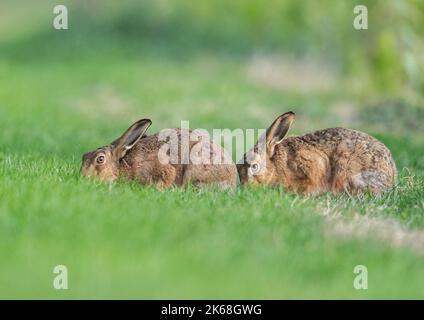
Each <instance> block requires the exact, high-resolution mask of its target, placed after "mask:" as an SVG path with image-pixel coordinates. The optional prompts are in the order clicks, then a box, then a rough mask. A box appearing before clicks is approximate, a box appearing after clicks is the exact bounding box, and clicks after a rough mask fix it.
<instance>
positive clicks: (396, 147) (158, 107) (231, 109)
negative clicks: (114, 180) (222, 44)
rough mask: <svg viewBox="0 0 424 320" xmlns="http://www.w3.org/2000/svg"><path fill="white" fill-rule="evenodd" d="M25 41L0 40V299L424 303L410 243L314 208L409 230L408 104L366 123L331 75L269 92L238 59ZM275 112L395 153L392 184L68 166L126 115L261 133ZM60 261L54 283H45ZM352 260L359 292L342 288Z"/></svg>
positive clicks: (304, 127)
mask: <svg viewBox="0 0 424 320" xmlns="http://www.w3.org/2000/svg"><path fill="white" fill-rule="evenodd" d="M71 36H72V33H71ZM31 39H40V38H37V34H35V35H33V37H32V38H31V37H28V39H23V40H20V41H21V42H19V41H18V42H17V43H13V44H7V45H4V44H3V45H2V48H4V51H3V52H2V51H0V128H2V137H1V138H0V298H54V299H61V298H66V299H73V298H144V299H152V298H195V299H199V298H272V299H282V298H355V299H368V298H424V291H423V290H422V284H423V282H424V275H423V272H422V271H423V270H424V248H423V247H422V246H421V247H420V248H418V250H417V249H416V248H413V247H412V246H410V245H404V246H399V247H396V246H393V245H392V244H391V243H390V242H389V241H385V240H382V239H380V238H379V237H378V235H376V234H368V235H365V236H364V235H362V236H360V237H355V236H346V237H344V238H343V237H342V238H341V237H338V236H336V235H334V234H332V233H328V232H327V231H328V229H329V228H330V229H331V226H332V225H333V221H332V220H328V217H335V216H336V215H337V214H339V215H341V216H342V217H343V218H345V219H346V221H352V219H353V217H354V216H355V214H359V215H361V216H367V217H374V218H377V219H381V220H382V221H389V220H390V219H394V220H395V221H397V222H398V223H399V224H400V226H402V227H403V228H405V230H406V232H411V233H414V232H415V233H417V232H418V233H420V232H423V233H424V215H423V212H424V200H423V199H424V165H423V163H424V138H423V137H422V134H421V133H420V132H419V130H418V129H417V128H415V127H413V126H410V125H409V124H410V122H409V121H410V118H411V117H410V114H409V113H408V110H409V109H408V108H406V109H405V110H406V115H404V116H405V118H402V116H403V115H402V113H400V114H398V113H396V112H390V113H385V112H380V113H379V112H378V110H379V109H378V108H376V107H375V105H373V107H372V113H370V114H371V115H372V118H368V117H367V116H366V115H367V112H368V111H369V109H368V107H367V106H368V105H369V104H368V103H367V102H368V101H376V100H377V101H380V100H379V99H380V98H379V97H378V96H375V95H374V94H373V93H372V92H365V93H364V92H361V93H360V94H357V93H356V92H355V90H351V89H350V88H349V86H345V85H344V83H343V82H340V83H339V84H338V87H336V88H334V90H331V91H330V92H320V91H312V92H307V93H299V92H295V91H289V90H284V89H275V88H273V87H269V86H267V85H264V84H262V83H258V82H256V81H253V80H252V79H250V78H249V77H248V76H247V71H246V70H247V69H248V66H249V64H250V61H251V60H250V56H249V55H247V56H231V55H228V54H227V53H225V54H220V53H217V52H210V51H209V50H206V51H202V50H198V51H197V52H195V53H193V52H190V54H188V55H187V56H184V55H181V54H176V55H175V56H174V55H173V52H172V51H171V52H169V51H168V50H167V49H166V48H165V49H164V47H163V43H160V44H156V43H149V42H147V43H143V44H142V45H141V46H137V45H136V46H134V47H133V45H132V44H130V45H128V46H123V47H122V48H121V47H119V46H117V45H116V43H110V44H108V43H107V42H103V41H100V40H99V42H95V43H93V42H91V40H90V38H88V39H82V40H81V39H80V40H78V37H76V38H72V37H70V38H69V39H68V38H66V39H63V43H61V42H60V41H61V40H60V38H55V39H53V40H52V39H50V38H49V37H47V39H44V38H41V39H43V40H42V43H40V44H37V41H35V40H31ZM48 41H52V42H48ZM52 43H53V44H54V45H56V46H58V47H57V48H56V49H55V50H53V51H52V52H49V51H48V50H47V51H44V49H45V48H48V47H49V44H52ZM125 44H126V43H124V45H125ZM90 45H92V47H90ZM88 47H90V48H89V49H87V48H88ZM22 48H33V49H34V51H33V53H34V54H31V52H28V51H22ZM168 49H169V48H168ZM26 57H27V58H26ZM340 101H342V102H345V101H350V102H352V103H353V105H354V107H355V108H356V109H355V111H356V112H357V113H359V114H360V116H359V117H356V118H355V119H356V120H355V121H354V122H351V119H349V118H346V117H343V116H341V115H340V114H338V113H335V107H334V106H337V105H338V104H339V102H340ZM405 101H406V100H405ZM405 103H406V102H405ZM411 108H412V107H411ZM414 108H415V105H414ZM418 108H419V106H418ZM289 109H293V110H294V111H296V113H297V114H298V118H297V121H296V123H295V126H294V130H293V133H297V134H298V133H303V132H306V131H312V130H315V129H318V128H322V127H328V126H344V125H345V126H351V127H354V128H356V129H361V130H364V131H367V132H369V133H371V134H374V135H376V136H377V137H378V138H379V139H381V140H382V141H383V142H385V143H386V144H387V146H388V147H389V148H390V149H391V150H392V152H393V155H394V158H395V160H396V162H397V165H398V168H399V172H400V177H399V181H398V185H397V186H396V188H394V189H393V190H392V191H390V192H389V193H387V194H386V195H384V196H383V197H377V198H376V197H371V196H368V197H365V198H361V199H358V198H348V197H347V196H338V197H336V196H331V195H323V196H320V197H315V198H305V197H300V196H297V195H294V194H290V193H286V192H284V190H282V189H267V188H257V189H256V188H242V189H239V190H238V191H237V192H236V193H234V194H233V193H220V192H217V191H207V192H198V191H196V190H192V189H189V190H179V189H171V190H166V191H157V190H156V189H154V188H150V187H141V186H139V185H135V184H131V183H120V184H115V185H112V186H109V185H105V184H101V183H95V182H91V181H85V180H83V179H81V178H80V177H79V166H80V157H81V155H82V154H83V153H84V152H86V151H89V150H92V149H94V148H96V147H98V146H101V145H103V144H106V143H108V142H110V141H112V140H113V139H114V138H116V137H117V135H119V134H120V133H121V132H122V131H123V130H124V129H125V128H126V127H127V126H128V125H129V124H130V123H131V121H133V120H136V119H138V118H143V117H150V118H151V119H152V120H153V126H152V127H151V129H149V132H155V131H157V130H159V129H161V128H163V127H176V126H178V125H179V124H180V122H179V121H180V120H187V119H188V120H190V123H191V126H192V127H193V128H196V127H202V128H206V129H208V130H210V129H213V128H230V129H234V128H242V129H246V128H264V127H266V126H267V125H268V124H269V123H270V122H271V121H272V120H273V118H274V117H275V116H276V115H278V114H280V113H282V112H285V111H287V110H289ZM376 110H377V111H376ZM391 110H392V109H391ZM414 110H415V109H414ZM417 115H418V116H419V115H421V112H418V113H417ZM398 119H400V120H402V121H399V122H398V123H396V121H397V120H398ZM403 120H404V121H403ZM412 120H417V119H415V118H414V119H412ZM387 122H391V123H392V122H393V123H396V124H394V125H393V126H392V125H387ZM418 128H420V127H418ZM324 213H326V214H327V215H324ZM59 264H62V265H66V266H67V267H68V270H69V290H67V291H58V290H55V289H54V288H53V278H54V274H53V268H54V266H56V265H59ZM359 264H362V265H366V266H367V267H368V271H369V275H368V278H369V290H363V291H357V290H355V289H354V288H353V285H352V283H353V279H354V274H353V268H354V266H356V265H359Z"/></svg>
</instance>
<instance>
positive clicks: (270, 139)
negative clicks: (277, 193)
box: [237, 111, 294, 184]
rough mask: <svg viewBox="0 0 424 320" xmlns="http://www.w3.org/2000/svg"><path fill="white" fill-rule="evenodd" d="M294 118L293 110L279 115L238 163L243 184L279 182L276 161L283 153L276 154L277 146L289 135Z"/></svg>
mask: <svg viewBox="0 0 424 320" xmlns="http://www.w3.org/2000/svg"><path fill="white" fill-rule="evenodd" d="M293 120H294V113H293V112H291V111H290V112H286V113H284V114H282V115H281V116H279V117H278V118H277V119H275V121H274V122H273V123H272V124H271V126H270V127H269V128H268V129H267V130H266V133H265V134H264V135H263V136H262V137H260V138H259V140H258V142H257V143H256V145H255V146H254V147H253V148H252V149H250V150H249V151H248V152H247V153H246V154H245V155H244V156H243V158H242V159H241V160H240V161H239V163H238V164H237V170H238V173H239V177H240V182H241V183H242V184H273V183H275V182H277V181H276V180H277V178H278V175H277V172H276V170H277V168H276V163H277V162H278V161H281V160H282V159H278V157H281V155H278V157H277V156H276V148H275V147H276V146H277V145H278V144H280V143H281V142H282V141H283V139H284V137H285V136H286V135H287V132H288V131H289V128H290V126H291V124H292V123H293Z"/></svg>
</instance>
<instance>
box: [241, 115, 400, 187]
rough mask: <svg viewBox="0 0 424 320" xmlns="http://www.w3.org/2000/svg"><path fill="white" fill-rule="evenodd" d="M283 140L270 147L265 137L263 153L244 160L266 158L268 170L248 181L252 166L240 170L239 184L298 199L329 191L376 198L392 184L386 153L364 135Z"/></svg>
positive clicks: (326, 133) (334, 133) (332, 132)
mask: <svg viewBox="0 0 424 320" xmlns="http://www.w3.org/2000/svg"><path fill="white" fill-rule="evenodd" d="M283 116H284V115H283ZM289 117H294V114H290V115H289ZM291 122H292V120H290V121H289V122H287V123H286V125H288V126H290V124H291ZM270 129H271V128H270ZM270 129H268V132H270ZM287 130H288V128H287ZM287 130H286V131H285V133H287ZM285 133H284V135H285ZM280 138H281V137H280ZM283 138H284V137H283ZM283 138H281V140H280V141H278V142H277V143H274V145H272V141H271V138H270V137H267V142H266V143H267V151H266V152H264V153H263V155H262V156H258V155H257V154H255V153H257V152H258V145H257V146H256V147H255V148H254V149H252V150H251V151H249V153H247V154H246V155H245V157H244V160H245V162H249V161H248V160H249V159H250V162H255V161H256V162H257V161H260V160H261V158H265V159H262V160H263V163H266V165H265V166H264V169H263V170H262V171H261V172H259V174H257V175H250V176H249V166H250V165H251V164H249V163H244V164H240V165H238V167H239V168H238V169H239V174H240V180H241V182H242V183H249V182H251V183H267V184H271V185H279V184H281V185H283V186H285V187H286V188H287V189H288V190H291V191H294V192H297V193H301V194H319V193H322V192H328V191H330V192H333V193H341V192H346V193H348V194H352V195H357V194H361V193H364V192H366V191H370V192H372V193H375V194H379V193H381V192H383V191H385V190H387V189H388V188H390V187H391V186H393V184H394V183H395V179H396V176H397V170H396V166H395V163H394V161H393V158H392V156H391V153H390V151H389V150H388V149H387V147H386V146H385V145H384V144H383V143H381V142H380V141H378V140H377V139H375V138H373V137H371V136H369V135H368V134H365V133H362V132H359V131H355V130H350V129H345V128H331V129H324V130H319V131H316V132H314V133H309V134H305V135H303V136H297V137H288V138H284V139H283ZM270 144H271V145H270ZM269 148H272V151H270V150H269ZM252 153H253V154H255V155H252ZM246 160H247V161H246Z"/></svg>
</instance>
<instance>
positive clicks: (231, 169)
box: [81, 119, 237, 189]
mask: <svg viewBox="0 0 424 320" xmlns="http://www.w3.org/2000/svg"><path fill="white" fill-rule="evenodd" d="M151 124H152V122H151V121H150V120H149V119H143V120H139V121H137V122H136V123H134V124H133V125H132V126H131V127H129V128H128V129H127V131H125V133H124V134H123V135H122V136H121V137H120V138H118V139H117V140H115V141H114V142H112V143H111V144H109V145H106V146H104V147H101V148H98V149H96V150H95V151H92V152H89V153H86V154H85V155H84V156H83V159H82V167H81V174H82V175H83V176H85V177H95V178H98V179H100V180H103V181H116V180H118V179H119V178H121V177H124V178H127V179H129V180H135V181H138V182H140V183H141V184H153V185H156V186H158V187H159V188H167V187H170V186H172V185H176V186H186V185H187V184H189V183H191V184H192V185H193V186H197V187H200V186H205V185H211V186H216V187H219V188H222V189H235V188H236V185H237V169H236V166H235V164H234V162H233V161H232V160H231V157H230V156H229V155H228V154H227V153H226V151H225V150H224V149H223V148H222V147H221V146H219V145H217V144H216V143H215V142H214V141H213V140H211V139H206V141H205V140H202V139H200V140H198V141H191V140H190V141H189V140H188V138H189V135H190V134H191V133H193V131H191V130H189V129H167V130H168V131H169V133H170V135H169V137H171V135H172V134H173V135H174V136H175V139H174V140H172V139H171V140H172V141H171V140H168V141H165V140H163V139H162V137H161V136H160V134H154V135H151V136H146V135H145V132H146V130H147V129H148V128H149V127H150V125H151ZM184 143H186V146H187V151H188V152H189V155H190V159H189V160H188V161H184V159H183V157H184V152H183V151H182V150H183V147H184V146H183V144H184ZM164 144H168V148H165V149H163V147H167V145H165V146H164ZM169 144H170V145H169ZM199 146H200V147H201V148H199ZM196 148H197V150H195V149H196ZM202 148H204V149H202ZM163 150H165V151H166V152H162V154H161V151H163ZM202 150H206V153H202V152H201V151H202ZM171 151H172V152H174V154H173V156H174V159H173V160H174V161H169V159H166V157H167V156H170V153H171ZM196 152H197V153H196ZM194 153H195V154H196V155H197V158H196V162H195V163H193V161H192V156H193V154H194ZM217 155H218V157H220V161H218V162H213V161H212V160H213V159H211V158H212V157H213V156H217ZM164 160H165V161H164Z"/></svg>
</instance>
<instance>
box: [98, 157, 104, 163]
mask: <svg viewBox="0 0 424 320" xmlns="http://www.w3.org/2000/svg"><path fill="white" fill-rule="evenodd" d="M96 162H97V164H103V163H105V156H98V157H97V158H96Z"/></svg>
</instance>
